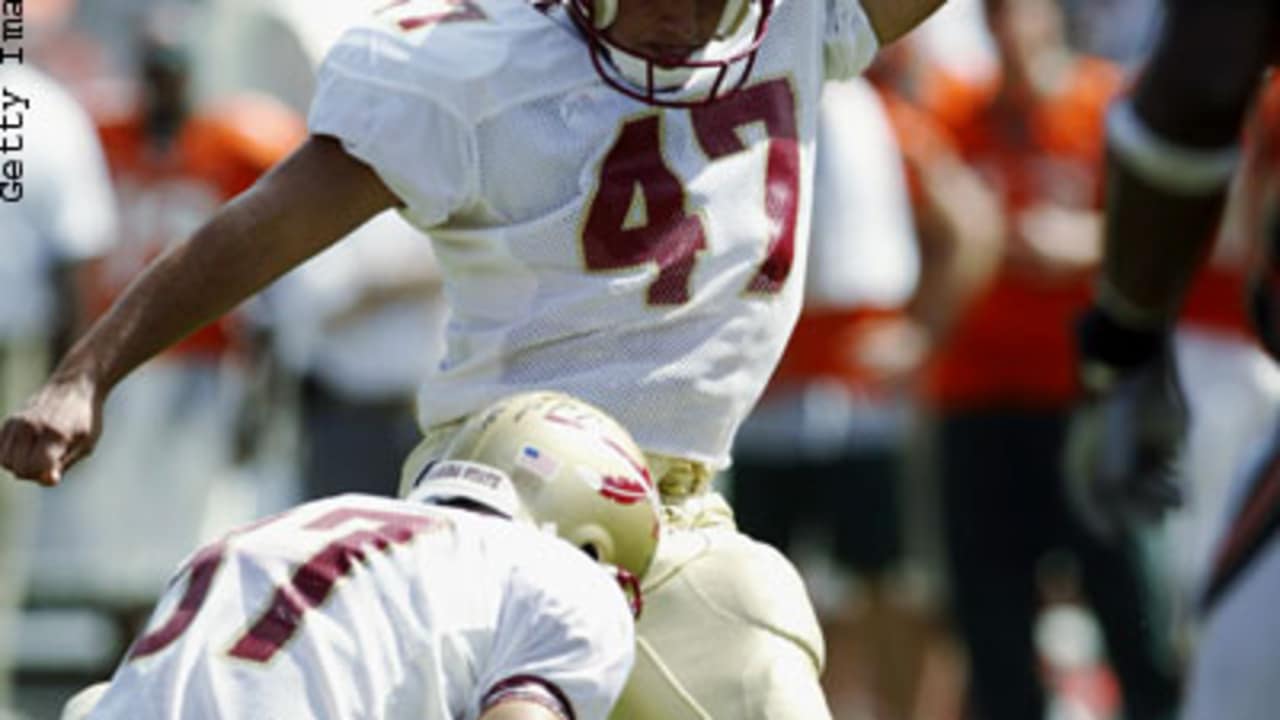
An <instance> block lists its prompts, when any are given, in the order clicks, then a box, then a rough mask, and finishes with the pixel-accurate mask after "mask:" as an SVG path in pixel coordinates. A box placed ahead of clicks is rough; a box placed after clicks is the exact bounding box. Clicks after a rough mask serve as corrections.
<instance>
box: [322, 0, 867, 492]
mask: <svg viewBox="0 0 1280 720" xmlns="http://www.w3.org/2000/svg"><path fill="white" fill-rule="evenodd" d="M541 5H543V6H545V5H547V3H542V4H541ZM875 49H876V41H875V37H874V34H873V33H872V32H871V28H870V24H869V22H868V20H867V18H866V15H865V13H864V12H863V10H862V8H861V6H860V5H859V3H858V0H777V1H776V3H775V11H774V15H773V17H772V19H771V20H770V23H769V32H768V35H767V36H766V38H765V40H764V43H763V45H762V47H761V50H760V53H759V55H758V57H757V59H756V63H755V67H754V70H753V72H752V75H751V79H750V80H749V81H748V83H747V84H746V86H745V87H744V88H743V89H742V90H741V91H740V92H739V93H737V94H736V95H733V96H731V97H729V98H726V99H723V100H720V101H718V102H716V103H713V104H710V105H704V106H701V107H696V108H693V109H665V108H658V107H652V106H649V105H646V104H644V103H641V102H639V101H636V100H633V99H631V98H628V97H626V96H625V95H623V94H622V93H620V92H618V91H616V90H614V89H612V88H610V87H609V86H608V85H607V84H605V82H604V81H603V80H602V79H601V78H600V77H599V75H598V74H597V73H596V71H595V70H594V68H593V66H592V62H591V59H590V56H589V54H588V50H587V45H586V43H585V42H584V40H583V38H582V36H581V34H580V32H579V30H578V29H577V27H576V26H574V24H573V23H572V22H571V21H570V20H569V19H568V17H567V15H566V14H565V12H564V10H563V8H561V7H559V6H554V7H551V8H550V9H539V7H537V6H535V4H534V3H532V2H530V1H529V0H408V1H407V2H397V3H388V6H387V9H386V10H384V11H382V12H381V13H380V14H378V15H377V16H375V18H374V21H373V22H371V23H369V24H367V25H364V26H361V27H358V28H355V29H353V30H351V31H348V32H347V34H346V35H345V36H344V37H343V38H342V39H341V40H340V41H339V42H338V44H337V45H336V46H335V47H334V48H333V50H332V51H331V52H330V54H329V55H328V57H327V58H326V60H325V62H324V64H323V66H322V68H321V70H320V74H319V79H318V84H317V91H316V97H315V100H314V102H313V104H312V108H311V113H310V118H309V122H310V127H311V130H312V132H314V133H318V134H325V135H331V136H335V137H337V138H339V139H341V141H342V142H343V144H344V146H345V147H346V149H347V151H348V152H349V153H351V154H352V155H353V156H355V157H357V158H359V159H361V160H363V161H364V162H366V163H368V164H369V165H370V166H372V167H373V168H374V169H375V170H376V171H377V173H378V174H379V176H380V177H381V178H382V180H383V181H384V182H385V183H386V184H387V185H388V187H390V188H391V189H392V190H393V191H394V192H395V193H396V194H397V195H398V196H399V197H400V199H401V200H402V201H403V203H404V205H405V208H404V211H403V212H404V215H405V216H406V217H407V218H408V219H409V220H410V221H411V222H413V223H415V224H416V225H417V226H418V227H420V228H422V229H423V230H424V231H427V232H429V233H430V235H431V237H432V239H433V241H434V242H435V250H436V255H437V257H438V258H439V260H440V263H441V265H442V267H443V269H444V274H445V278H446V281H445V294H446V296H447V297H448V300H449V302H450V308H451V312H452V319H451V322H450V325H449V328H448V338H447V344H448V350H447V353H446V356H445V358H444V360H443V362H442V364H441V367H440V368H439V371H438V372H437V373H436V374H435V375H434V376H433V377H432V378H431V379H429V380H428V381H427V382H426V383H424V385H423V387H422V388H421V392H420V395H419V403H418V405H419V414H420V421H421V423H422V425H423V427H430V426H432V425H435V424H437V423H439V422H443V421H447V420H451V419H454V418H458V417H461V416H464V415H466V414H468V413H471V412H474V411H475V410H477V409H479V408H480V407H482V406H484V405H486V404H488V403H490V402H492V401H494V400H496V399H498V398H500V397H502V396H505V395H508V394H510V393H513V392H517V391H522V390H527V389H538V388H553V389H557V390H561V391H564V392H568V393H570V394H573V395H576V396H578V397H581V398H583V399H584V400H587V401H588V402H591V403H594V404H596V405H599V406H600V407H601V408H603V409H604V410H606V411H607V412H609V413H610V414H611V415H613V416H614V417H615V418H617V419H618V420H619V421H620V422H621V423H622V424H623V425H624V426H626V427H627V428H628V429H629V430H630V431H631V432H632V434H633V435H634V436H635V438H636V440H637V442H638V443H639V444H640V445H641V446H642V447H643V448H644V449H645V450H648V451H651V452H659V453H664V454H667V455H674V456H679V457H685V458H689V459H692V460H697V461H701V462H706V463H709V464H711V465H713V466H723V465H726V464H728V449H729V446H730V443H731V441H732V437H733V434H734V432H735V431H736V429H737V427H738V424H739V423H740V422H741V420H742V418H743V417H744V416H745V414H746V413H747V412H748V411H749V409H750V408H751V406H752V405H753V404H754V403H755V401H756V399H757V397H758V396H759V394H760V392H761V391H762V389H763V387H764V384H765V382H766V380H767V379H768V376H769V374H770V373H771V372H772V370H773V367H774V365H775V364H776V362H777V359H778V357H779V356H780V354H781V352H782V348H783V346H784V345H785V343H786V340H787V336H788V334H789V333H790V330H791V327H792V325H793V324H794V321H795V318H796V315H797V313H798V310H799V305H800V299H801V289H802V288H801V286H802V285H803V278H804V272H805V268H804V264H805V254H806V251H805V245H806V236H807V235H808V224H809V221H808V218H809V209H810V202H811V200H810V194H811V185H812V171H813V138H814V133H815V128H816V124H817V118H818V111H817V108H818V98H819V93H820V88H821V85H822V82H823V80H824V78H826V77H828V76H844V75H849V74H851V73H856V72H860V71H861V70H862V69H863V68H864V67H865V65H866V64H867V63H868V62H869V61H870V58H871V56H872V55H873V53H874V51H875Z"/></svg>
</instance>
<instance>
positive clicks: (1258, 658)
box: [1183, 536, 1280, 720]
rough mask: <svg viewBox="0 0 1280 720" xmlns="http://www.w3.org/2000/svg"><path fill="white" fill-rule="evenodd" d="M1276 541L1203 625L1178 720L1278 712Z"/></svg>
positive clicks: (1279, 571)
mask: <svg viewBox="0 0 1280 720" xmlns="http://www.w3.org/2000/svg"><path fill="white" fill-rule="evenodd" d="M1278 597H1280V537H1278V536H1273V537H1272V538H1271V539H1270V541H1268V544H1267V546H1266V547H1264V548H1263V549H1262V552H1261V554H1259V555H1258V556H1257V557H1255V558H1254V561H1253V564H1252V567H1249V568H1248V569H1246V570H1245V571H1244V573H1243V574H1242V575H1240V577H1239V578H1238V579H1237V580H1236V582H1235V586H1234V587H1232V588H1231V589H1230V590H1228V591H1227V593H1226V594H1224V595H1223V596H1222V597H1221V599H1220V600H1219V601H1218V604H1217V606H1216V607H1215V608H1214V609H1213V610H1212V611H1211V612H1210V614H1209V616H1208V618H1207V619H1206V621H1205V626H1204V629H1203V632H1202V633H1201V637H1200V642H1199V644H1198V646H1197V648H1196V653H1195V658H1194V660H1193V665H1192V671H1191V677H1190V682H1189V686H1188V691H1187V699H1186V704H1185V707H1184V711H1183V720H1218V719H1219V718H1229V719H1230V720H1269V719H1270V718H1274V717H1276V708H1278V707H1280V623H1277V622H1276V621H1275V612H1276V598H1278Z"/></svg>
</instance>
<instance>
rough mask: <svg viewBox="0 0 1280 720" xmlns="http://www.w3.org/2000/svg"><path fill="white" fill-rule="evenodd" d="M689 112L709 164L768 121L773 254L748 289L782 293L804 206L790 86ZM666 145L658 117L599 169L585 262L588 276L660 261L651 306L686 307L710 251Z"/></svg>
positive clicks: (782, 83) (775, 84) (639, 121)
mask: <svg viewBox="0 0 1280 720" xmlns="http://www.w3.org/2000/svg"><path fill="white" fill-rule="evenodd" d="M689 114H690V119H691V121H692V123H693V130H694V134H695V135H696V136H697V138H698V144H699V145H700V146H701V147H702V150H703V152H705V153H706V154H707V156H708V157H710V158H712V159H717V158H722V157H726V156H729V155H732V154H734V153H737V152H741V151H743V150H745V149H746V147H747V146H746V143H744V142H743V140H742V138H741V137H740V136H739V135H738V133H739V131H740V130H742V129H743V128H744V127H746V126H748V125H751V124H753V123H761V124H763V126H764V131H765V133H767V135H768V136H769V144H768V164H767V166H766V168H765V188H764V198H763V201H764V208H765V213H766V215H767V216H768V220H769V236H768V250H767V252H766V255H765V261H764V263H762V264H761V266H760V268H759V269H758V270H757V272H756V274H755V276H754V277H753V278H752V280H751V282H750V283H749V284H748V285H747V287H746V290H747V291H749V292H761V293H776V292H778V291H779V290H781V289H782V285H783V283H784V282H785V281H786V279H787V275H788V274H789V273H790V272H791V264H792V261H793V259H794V255H795V229H796V210H797V207H798V204H799V178H800V146H799V142H798V138H797V134H796V118H795V97H794V94H793V93H792V90H791V86H790V84H789V83H788V81H787V80H786V79H777V80H771V81H768V82H764V83H761V84H759V85H754V86H752V87H749V88H745V89H743V90H741V91H739V92H737V93H735V94H734V95H732V96H730V97H728V98H725V99H723V100H720V101H718V102H715V103H712V104H710V105H704V106H699V107H695V108H692V109H690V110H689ZM661 148H662V116H661V115H648V116H645V117H641V118H636V119H634V120H630V121H628V122H627V123H626V124H625V125H623V127H622V130H621V131H620V132H619V134H618V139H617V140H616V141H615V142H614V144H613V147H612V148H610V149H609V152H608V153H607V154H606V155H605V158H604V162H603V163H602V164H601V168H600V181H599V184H598V187H599V188H600V189H599V190H598V191H597V193H596V196H595V198H594V199H593V200H592V203H591V208H590V210H588V212H587V220H586V223H585V225H584V226H583V233H582V245H583V257H584V259H585V262H586V266H587V268H588V269H590V270H620V269H624V268H631V267H635V266H637V265H642V264H645V263H650V262H652V263H656V264H657V266H658V277H657V279H656V280H654V281H653V283H652V284H651V285H650V286H649V290H648V301H649V302H650V303H651V304H654V305H679V304H682V303H685V302H687V301H688V300H689V277H690V275H691V274H692V272H693V266H694V263H695V262H696V261H697V255H698V252H699V251H700V250H702V249H703V248H705V247H706V245H707V240H706V230H705V228H704V227H703V221H702V218H701V217H699V216H698V215H696V214H690V213H689V212H688V211H687V210H686V205H687V203H686V193H685V188H684V186H683V185H681V183H680V179H679V178H678V177H676V175H675V173H674V172H672V171H671V168H669V167H668V166H667V163H666V160H665V159H664V158H663V156H662V150H661Z"/></svg>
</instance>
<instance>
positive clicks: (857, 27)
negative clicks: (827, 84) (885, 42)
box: [822, 0, 880, 80]
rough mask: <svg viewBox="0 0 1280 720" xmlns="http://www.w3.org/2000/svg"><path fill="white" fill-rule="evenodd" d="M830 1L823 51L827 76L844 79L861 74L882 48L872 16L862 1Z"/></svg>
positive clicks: (827, 0) (828, 1)
mask: <svg viewBox="0 0 1280 720" xmlns="http://www.w3.org/2000/svg"><path fill="white" fill-rule="evenodd" d="M824 1H825V2H826V4H827V15H826V28H825V29H824V31H823V38H822V54H823V62H824V64H825V66H826V76H827V78H828V79H831V80H843V79H846V78H850V77H853V76H854V75H860V74H861V73H862V72H863V71H864V70H866V69H867V66H868V65H870V64H871V60H872V59H874V58H875V56H876V52H877V51H879V49H880V40H879V39H878V38H876V33H875V29H874V28H872V27H871V19H870V18H868V17H867V12H866V11H865V10H864V9H863V8H862V3H861V1H860V0H824Z"/></svg>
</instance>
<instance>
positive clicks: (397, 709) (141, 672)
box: [89, 495, 634, 720]
mask: <svg viewBox="0 0 1280 720" xmlns="http://www.w3.org/2000/svg"><path fill="white" fill-rule="evenodd" d="M633 642H634V629H633V622H632V619H631V617H630V611H629V608H628V605H627V601H626V599H625V597H624V595H623V593H622V591H621V589H620V588H619V587H618V585H617V584H616V583H615V582H614V581H613V580H612V579H611V578H610V577H609V576H608V574H607V573H605V572H603V571H602V570H601V569H600V568H599V567H598V566H596V565H595V563H594V562H593V561H591V560H590V559H589V558H588V557H587V556H586V555H585V554H584V553H582V552H580V551H578V550H576V549H575V548H573V547H572V546H570V545H569V544H568V543H565V542H564V541H562V540H559V539H557V538H555V537H554V536H552V535H550V534H548V533H543V532H541V531H538V530H536V529H533V528H531V527H529V526H526V525H518V524H516V523H513V522H511V521H508V520H505V519H501V518H496V517H492V516H483V515H479V514H476V513H472V512H469V511H465V510H459V509H452V508H444V507H436V506H429V505H421V504H418V503H410V502H405V501H399V500H390V499H385V498H376V497H372V496H362V495H344V496H339V497H336V498H331V499H326V500H321V501H316V502H312V503H308V504H306V505H302V506H299V507H297V508H295V509H292V510H289V511H287V512H285V513H282V514H280V515H277V516H275V517H272V518H268V519H266V520H264V521H261V522H259V523H256V524H254V525H250V526H248V527H246V528H242V529H240V530H237V531H235V532H232V533H230V534H229V535H227V536H226V537H224V538H223V539H222V540H221V541H219V542H216V543H213V544H211V545H208V546H206V547H204V548H202V549H201V550H199V551H198V552H196V553H195V554H194V555H192V557H191V558H190V559H189V560H188V561H187V563H186V565H185V566H184V568H183V569H182V570H181V571H180V572H179V573H178V574H177V575H176V576H175V577H174V580H173V581H172V583H171V584H170V587H169V589H168V590H167V591H166V592H165V594H164V596H163V597H162V598H161V600H160V602H159V603H158V604H157V606H156V610H155V612H154V614H153V616H152V618H151V621H150V623H149V625H148V627H147V628H146V631H145V633H144V634H143V635H142V636H140V637H139V638H138V639H137V640H136V641H135V642H134V644H133V646H132V647H131V648H130V650H129V654H128V656H127V657H126V659H125V660H124V661H123V662H122V664H121V665H120V668H119V669H118V670H117V671H116V674H115V676H114V677H113V678H112V681H111V688H110V690H108V692H107V693H106V695H105V696H104V697H103V698H102V700H101V701H100V702H99V704H98V705H97V706H96V708H95V710H94V712H93V713H92V714H91V715H90V716H89V717H90V718H122V719H123V718H127V719H128V720H140V719H143V718H156V719H161V718H163V719H165V720H192V719H195V718H254V719H255V720H304V719H307V718H334V719H340V720H354V719H356V718H368V719H373V718H386V719H392V718H404V719H405V720H409V719H412V720H424V719H425V720H470V719H471V718H476V717H479V716H480V715H481V714H482V713H483V711H484V710H485V709H486V708H487V706H488V705H489V704H490V703H492V702H494V701H495V700H496V699H497V698H498V697H500V696H501V695H502V694H503V693H505V692H510V691H512V690H513V689H515V690H516V691H517V692H524V691H529V690H530V689H531V688H532V690H534V691H536V692H537V693H538V694H540V695H542V696H543V697H546V698H554V697H556V696H558V697H559V699H560V700H561V701H562V702H563V703H565V704H567V705H568V710H569V712H568V713H567V714H566V716H567V717H568V718H575V717H576V718H578V719H580V720H591V719H599V718H604V717H605V716H606V715H607V713H608V710H609V708H610V707H611V706H612V704H613V703H614V701H615V700H616V699H617V697H618V695H619V693H620V692H621V690H622V685H623V683H624V681H625V679H626V677H627V673H628V672H629V671H630V668H631V662H632V658H633V652H634V651H633V647H632V646H633Z"/></svg>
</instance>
